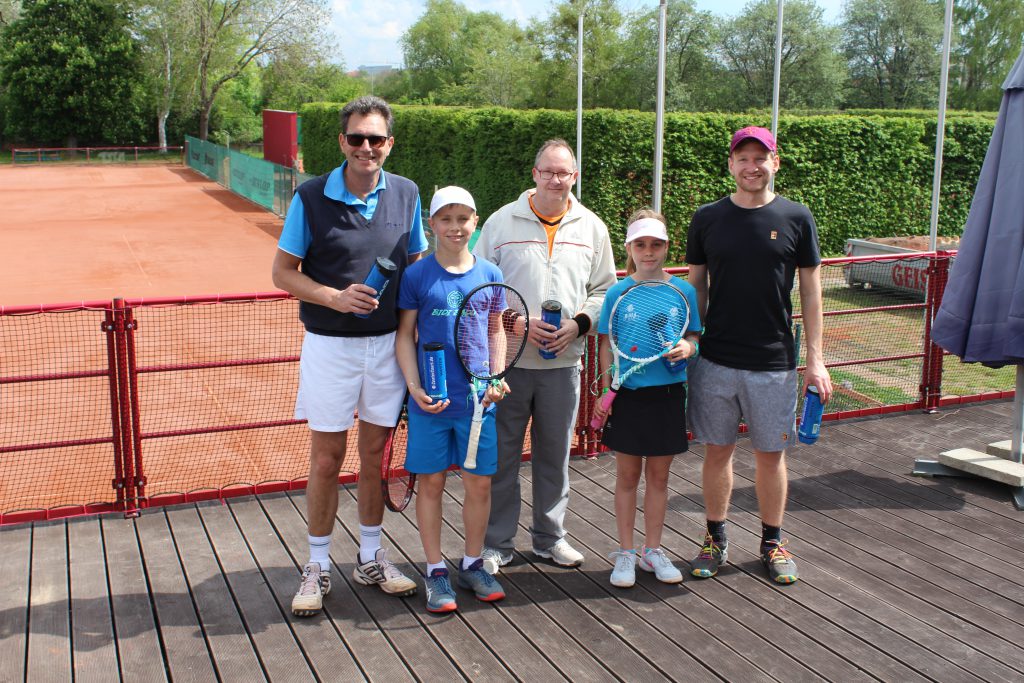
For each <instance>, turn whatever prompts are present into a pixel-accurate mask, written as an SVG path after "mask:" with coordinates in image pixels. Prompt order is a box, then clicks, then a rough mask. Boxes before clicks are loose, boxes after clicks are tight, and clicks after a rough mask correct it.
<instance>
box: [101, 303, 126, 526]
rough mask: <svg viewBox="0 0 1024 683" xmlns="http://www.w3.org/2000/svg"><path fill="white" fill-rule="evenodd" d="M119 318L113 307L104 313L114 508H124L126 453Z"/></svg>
mask: <svg viewBox="0 0 1024 683" xmlns="http://www.w3.org/2000/svg"><path fill="white" fill-rule="evenodd" d="M117 326H118V320H117V319H116V318H115V316H114V309H113V307H111V308H108V309H107V310H106V311H105V313H104V319H103V324H102V325H101V327H100V329H102V330H103V332H104V334H105V335H106V338H107V377H108V379H109V386H110V429H111V437H112V438H111V441H112V443H113V446H114V478H113V479H112V480H111V482H110V485H111V487H112V488H113V489H114V491H115V503H114V508H115V509H117V510H123V509H124V453H123V451H122V447H123V442H122V439H121V408H120V406H121V402H120V382H118V374H117V335H118V330H117Z"/></svg>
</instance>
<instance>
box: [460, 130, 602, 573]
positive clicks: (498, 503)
mask: <svg viewBox="0 0 1024 683" xmlns="http://www.w3.org/2000/svg"><path fill="white" fill-rule="evenodd" d="M578 177H579V170H578V169H577V168H576V158H575V156H574V155H573V152H572V148H571V147H569V144H568V143H567V142H566V141H565V140H548V141H547V142H545V143H544V144H543V145H541V147H540V150H539V151H538V152H537V156H536V158H535V159H534V168H533V182H534V184H535V187H533V188H531V189H529V190H527V191H525V192H523V193H522V194H521V195H520V196H519V199H517V200H516V201H514V202H512V203H511V204H507V205H505V206H503V207H502V208H500V209H498V211H497V212H495V213H494V214H493V215H491V217H490V218H488V219H487V222H486V223H485V224H484V227H483V231H482V232H481V234H480V238H479V240H478V241H477V243H476V246H475V247H474V249H473V253H474V254H475V255H476V256H478V257H480V258H484V259H487V260H488V261H491V262H492V263H494V264H496V265H497V266H498V268H500V269H501V272H502V274H503V275H504V277H505V282H506V283H508V284H510V285H512V286H513V287H515V288H516V289H518V290H519V291H520V292H521V293H522V295H523V297H524V298H525V299H526V304H527V306H528V307H529V309H530V313H531V316H532V317H531V319H530V326H529V342H530V343H531V344H532V345H533V348H532V349H531V348H530V347H527V349H526V350H525V351H524V352H523V355H522V357H521V358H520V359H519V363H518V364H517V366H516V367H515V368H513V369H512V370H510V371H509V373H508V375H507V376H506V377H505V380H506V381H507V382H508V385H509V388H510V389H511V391H510V392H509V394H508V396H506V397H505V399H504V400H503V401H502V403H501V410H499V411H498V413H497V418H496V426H497V431H498V471H497V473H495V475H494V477H493V479H492V482H491V517H490V522H489V524H488V527H487V536H486V540H485V543H486V547H485V549H484V555H483V557H484V567H485V569H487V571H489V572H490V573H492V574H494V573H496V572H497V571H498V569H499V568H500V567H503V566H505V565H507V564H509V563H510V562H511V561H512V556H513V551H514V550H515V544H514V540H515V536H516V530H517V528H518V525H519V512H520V505H521V498H520V491H519V465H520V462H521V460H522V453H523V442H524V440H525V437H526V427H527V424H528V423H530V420H531V418H532V424H531V427H530V444H531V446H530V450H531V454H532V457H531V460H530V464H531V467H532V470H533V477H532V479H533V523H532V525H531V527H530V532H531V535H532V537H533V552H534V554H535V555H537V556H538V557H543V558H547V559H550V560H551V561H553V562H554V563H555V564H558V565H561V566H563V567H575V566H578V565H580V564H582V563H583V555H582V554H581V553H580V552H579V551H577V550H576V549H575V548H573V547H572V546H571V545H569V542H568V541H567V540H566V539H565V528H564V527H563V523H564V521H565V511H566V508H567V507H568V505H569V448H570V446H571V440H572V435H573V434H574V433H575V429H574V427H575V424H576V411H577V408H578V406H579V398H580V357H581V356H582V355H583V350H584V346H585V340H584V337H585V336H586V335H587V333H588V332H594V331H596V330H597V320H598V316H599V315H600V312H601V304H602V303H603V302H604V295H605V292H606V291H607V290H608V288H609V287H611V286H612V285H614V284H615V282H616V277H615V262H614V257H613V254H612V246H611V241H610V239H609V237H608V228H607V227H606V226H605V224H604V223H603V222H602V221H601V219H600V218H598V217H597V216H596V215H594V213H592V212H591V211H590V210H588V209H587V208H586V207H584V206H583V205H582V204H580V202H579V200H578V199H576V198H575V197H574V196H573V195H572V186H573V184H575V182H576V179H577V178H578ZM549 300H554V301H557V302H558V303H559V304H560V306H561V320H560V324H559V325H558V326H556V325H550V324H548V323H546V322H543V321H542V320H541V318H540V315H541V303H542V302H545V301H549ZM542 352H544V355H543V356H542V355H541V353H542Z"/></svg>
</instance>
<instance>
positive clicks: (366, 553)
mask: <svg viewBox="0 0 1024 683" xmlns="http://www.w3.org/2000/svg"><path fill="white" fill-rule="evenodd" d="M380 528H381V525H380V524H378V525H377V526H363V525H362V524H360V525H359V563H360V564H366V563H367V562H370V561H371V560H373V559H374V558H375V557H377V551H378V550H380Z"/></svg>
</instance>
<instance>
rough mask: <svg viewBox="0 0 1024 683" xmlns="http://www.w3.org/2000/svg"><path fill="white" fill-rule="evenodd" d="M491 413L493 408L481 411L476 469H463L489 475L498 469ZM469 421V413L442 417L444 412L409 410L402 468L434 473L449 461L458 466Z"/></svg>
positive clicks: (463, 451)
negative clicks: (482, 414)
mask: <svg viewBox="0 0 1024 683" xmlns="http://www.w3.org/2000/svg"><path fill="white" fill-rule="evenodd" d="M494 413H495V411H494V410H487V411H485V412H484V416H483V424H482V425H481V427H480V444H479V446H478V448H477V452H476V469H472V470H467V472H470V473H472V474H479V475H482V476H490V475H492V474H494V473H495V472H497V471H498V433H497V430H496V429H495V427H494ZM472 422H473V416H472V415H461V416H459V417H446V416H445V414H444V413H441V414H439V415H424V414H423V413H420V412H417V411H413V410H410V411H409V443H408V446H407V447H406V452H405V469H407V470H409V471H410V472H412V473H414V474H434V473H436V472H444V471H445V470H447V469H448V468H449V467H451V466H452V465H458V466H459V467H462V463H463V462H464V461H465V459H466V447H467V446H468V445H469V429H470V427H471V426H472Z"/></svg>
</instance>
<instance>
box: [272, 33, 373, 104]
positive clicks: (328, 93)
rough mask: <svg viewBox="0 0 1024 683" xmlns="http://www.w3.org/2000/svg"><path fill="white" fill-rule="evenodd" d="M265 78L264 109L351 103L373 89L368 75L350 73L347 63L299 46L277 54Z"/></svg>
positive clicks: (273, 57)
mask: <svg viewBox="0 0 1024 683" xmlns="http://www.w3.org/2000/svg"><path fill="white" fill-rule="evenodd" d="M261 78H262V81H263V96H262V107H263V108H264V109H285V110H288V111H297V110H298V108H299V106H300V105H302V104H305V103H307V102H348V101H349V100H352V99H355V98H356V97H359V96H360V95H365V94H367V93H369V91H370V88H369V85H368V84H367V83H366V80H365V79H364V78H355V77H352V76H349V75H348V74H346V73H345V68H344V66H343V65H341V64H336V63H332V62H330V61H328V60H327V58H326V55H323V54H318V53H317V52H316V51H311V50H307V49H305V48H300V47H299V46H294V47H292V48H289V49H286V50H281V51H279V52H278V53H276V54H274V55H273V56H272V57H271V58H270V59H269V61H268V62H267V64H266V66H264V67H263V69H262V70H261Z"/></svg>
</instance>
